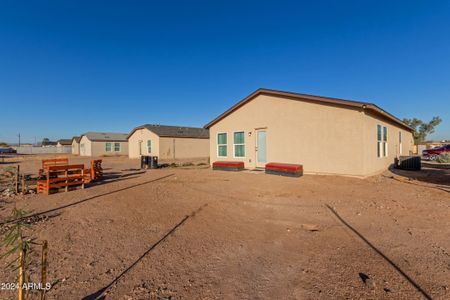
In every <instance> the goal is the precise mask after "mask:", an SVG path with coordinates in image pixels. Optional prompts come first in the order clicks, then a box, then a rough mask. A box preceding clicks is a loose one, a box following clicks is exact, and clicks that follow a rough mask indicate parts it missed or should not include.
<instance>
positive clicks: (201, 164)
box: [197, 162, 208, 166]
mask: <svg viewBox="0 0 450 300" xmlns="http://www.w3.org/2000/svg"><path fill="white" fill-rule="evenodd" d="M206 165H208V164H207V163H204V162H201V163H198V164H197V166H206Z"/></svg>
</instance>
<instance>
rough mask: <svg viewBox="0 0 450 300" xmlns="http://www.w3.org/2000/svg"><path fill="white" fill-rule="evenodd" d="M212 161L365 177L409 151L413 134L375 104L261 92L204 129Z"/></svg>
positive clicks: (253, 166)
mask: <svg viewBox="0 0 450 300" xmlns="http://www.w3.org/2000/svg"><path fill="white" fill-rule="evenodd" d="M205 128H206V129H209V133H210V159H211V163H212V162H215V161H243V162H244V164H245V167H246V168H250V169H253V168H264V166H265V164H266V163H268V162H278V163H295V164H302V165H303V169H304V172H305V173H314V174H339V175H350V176H358V177H365V176H370V175H373V174H376V173H379V172H381V171H383V170H385V169H386V168H387V167H388V166H389V165H391V164H392V163H393V162H394V158H395V157H396V156H399V155H409V154H410V151H411V150H412V147H413V135H412V129H411V128H410V127H408V126H407V125H406V124H404V123H403V122H402V121H400V120H399V119H398V118H396V117H394V116H393V115H391V114H390V113H388V112H386V111H385V110H383V109H381V108H379V107H378V106H376V105H375V104H372V103H367V102H358V101H349V100H342V99H336V98H329V97H320V96H312V95H305V94H298V93H291V92H282V91H274V90H268V89H259V90H257V91H255V92H254V93H252V94H251V95H249V96H248V97H246V98H245V99H243V100H241V101H240V102H238V103H237V104H236V105H234V106H232V107H231V108H230V109H229V110H227V111H226V112H224V113H223V114H221V115H220V116H218V117H217V118H216V119H214V120H213V121H211V122H210V123H208V124H206V125H205Z"/></svg>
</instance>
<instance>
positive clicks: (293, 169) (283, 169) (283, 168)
mask: <svg viewBox="0 0 450 300" xmlns="http://www.w3.org/2000/svg"><path fill="white" fill-rule="evenodd" d="M266 174H273V175H282V176H292V177H300V176H302V175H303V165H299V164H285V163H276V162H270V163H267V164H266Z"/></svg>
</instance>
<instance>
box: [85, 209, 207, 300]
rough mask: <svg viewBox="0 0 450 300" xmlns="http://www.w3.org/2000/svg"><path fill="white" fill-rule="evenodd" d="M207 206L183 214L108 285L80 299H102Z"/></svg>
mask: <svg viewBox="0 0 450 300" xmlns="http://www.w3.org/2000/svg"><path fill="white" fill-rule="evenodd" d="M206 206H208V203H205V204H203V205H202V206H200V207H199V208H198V209H196V210H194V211H193V212H192V213H191V214H189V215H187V216H185V217H184V218H183V219H182V220H181V221H180V222H178V223H177V224H176V225H175V226H173V227H172V228H171V229H170V230H169V231H168V232H167V233H166V234H165V235H164V236H162V237H161V238H160V239H159V240H158V241H157V242H156V243H154V244H153V245H151V246H150V248H148V249H147V250H146V251H145V252H144V253H143V254H142V255H141V256H139V257H138V258H137V259H136V260H135V261H134V262H133V263H132V264H131V265H130V266H129V267H127V268H126V269H125V270H123V271H122V272H121V273H120V274H119V275H117V276H116V277H115V278H114V279H113V280H112V281H111V282H110V283H109V284H108V285H106V286H105V287H103V288H101V289H100V290H98V291H96V292H94V293H92V294H90V295H88V296H86V297H84V298H82V300H97V299H104V298H105V296H106V293H107V292H108V290H109V289H110V288H112V287H113V286H115V285H116V284H117V283H118V282H119V281H120V279H122V278H123V277H124V276H125V275H126V274H127V273H128V272H129V271H131V270H132V269H133V268H134V267H135V266H136V265H137V264H138V263H139V262H140V261H142V260H143V259H144V258H145V257H146V256H147V255H148V254H150V252H152V251H153V250H154V249H156V247H158V246H159V245H160V244H161V243H163V242H164V241H165V240H166V239H167V238H168V237H170V236H171V235H172V234H173V233H174V232H175V231H176V230H177V229H179V228H180V227H181V226H183V225H184V224H185V223H186V221H187V220H188V219H192V218H193V217H195V216H196V215H197V214H198V213H199V212H200V211H202V209H203V208H205V207H206Z"/></svg>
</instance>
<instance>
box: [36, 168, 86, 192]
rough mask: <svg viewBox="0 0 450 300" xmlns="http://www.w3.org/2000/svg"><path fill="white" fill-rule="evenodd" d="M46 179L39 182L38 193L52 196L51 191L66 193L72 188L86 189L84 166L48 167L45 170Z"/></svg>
mask: <svg viewBox="0 0 450 300" xmlns="http://www.w3.org/2000/svg"><path fill="white" fill-rule="evenodd" d="M44 174H45V179H44V180H38V181H37V192H38V193H44V194H47V195H48V194H50V191H51V190H56V191H59V190H60V189H62V188H64V191H65V192H68V191H69V188H71V187H77V186H81V188H82V189H84V183H85V179H84V178H85V176H84V165H65V166H48V167H47V168H46V169H44Z"/></svg>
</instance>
